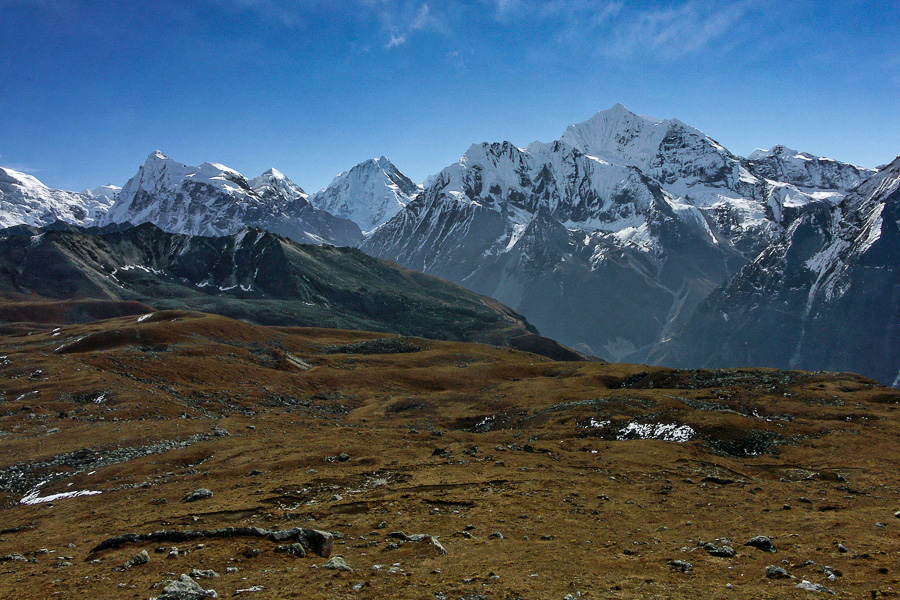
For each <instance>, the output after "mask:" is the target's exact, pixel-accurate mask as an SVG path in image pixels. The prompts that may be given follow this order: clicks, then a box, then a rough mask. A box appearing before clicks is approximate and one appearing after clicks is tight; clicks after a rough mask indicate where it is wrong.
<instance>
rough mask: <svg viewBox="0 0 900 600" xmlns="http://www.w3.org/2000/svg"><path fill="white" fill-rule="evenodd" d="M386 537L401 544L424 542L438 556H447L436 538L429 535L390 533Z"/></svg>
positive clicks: (445, 550)
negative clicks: (401, 542) (435, 551)
mask: <svg viewBox="0 0 900 600" xmlns="http://www.w3.org/2000/svg"><path fill="white" fill-rule="evenodd" d="M388 537H392V538H397V539H399V540H401V541H403V542H414V543H418V542H426V543H428V544H430V545H431V546H432V547H433V548H434V549H435V550H437V553H438V554H447V549H446V548H444V547H443V546H442V545H441V543H440V542H439V541H438V539H437V536H433V535H429V534H427V533H411V534H409V535H407V534H405V533H403V532H402V531H392V532H391V533H389V534H388Z"/></svg>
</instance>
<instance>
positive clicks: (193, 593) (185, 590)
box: [151, 574, 219, 600]
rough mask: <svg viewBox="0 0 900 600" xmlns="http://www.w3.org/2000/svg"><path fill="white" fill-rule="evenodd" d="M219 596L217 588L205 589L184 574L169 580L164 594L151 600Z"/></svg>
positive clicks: (179, 599)
mask: <svg viewBox="0 0 900 600" xmlns="http://www.w3.org/2000/svg"><path fill="white" fill-rule="evenodd" d="M218 597H219V594H218V593H216V590H204V589H203V588H202V587H201V586H200V584H198V583H197V582H196V581H194V580H193V579H191V578H190V577H189V576H187V575H184V574H182V575H181V576H180V577H179V578H178V579H176V580H175V581H171V582H169V583H168V585H166V587H164V588H163V593H162V594H160V595H159V596H157V597H156V598H153V599H151V600H202V599H203V598H218Z"/></svg>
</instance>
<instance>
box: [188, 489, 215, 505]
mask: <svg viewBox="0 0 900 600" xmlns="http://www.w3.org/2000/svg"><path fill="white" fill-rule="evenodd" d="M212 496H213V493H212V490H209V489H206V488H200V489H199V490H194V491H193V492H191V493H190V494H188V495H187V496H185V497H184V498H182V499H181V500H182V502H196V501H197V500H205V499H207V498H212Z"/></svg>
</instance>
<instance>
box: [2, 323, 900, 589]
mask: <svg viewBox="0 0 900 600" xmlns="http://www.w3.org/2000/svg"><path fill="white" fill-rule="evenodd" d="M15 330H16V331H17V332H18V333H17V334H15V335H8V336H5V337H3V338H2V339H0V597H3V598H21V599H25V600H30V599H37V598H40V599H42V600H43V599H46V598H73V599H74V598H79V599H80V598H96V599H104V598H109V599H117V600H120V599H123V598H135V599H141V600H146V599H148V598H159V599H160V600H178V599H181V600H183V599H186V598H191V599H194V598H207V597H219V598H225V597H235V596H240V597H246V598H248V599H269V598H271V599H276V598H277V599H282V598H304V599H306V598H329V599H331V598H360V599H376V598H379V599H380V598H409V599H423V598H424V599H435V600H476V599H479V600H480V599H489V600H493V599H498V600H500V599H503V600H507V599H509V600H512V599H523V600H527V599H548V598H549V599H552V598H557V599H559V600H563V599H566V600H569V599H573V600H574V599H591V598H595V599H600V598H622V599H625V598H638V597H639V598H686V597H695V596H697V594H703V597H704V598H712V599H718V598H723V599H726V598H754V599H757V598H771V599H781V598H816V597H823V598H824V597H831V596H832V595H834V596H837V597H843V598H873V599H877V598H892V597H898V595H900V567H898V565H900V535H898V533H900V426H898V422H897V417H898V407H900V393H898V392H897V390H892V389H890V388H884V387H881V386H879V385H877V384H876V383H875V382H873V381H871V380H867V379H864V378H861V377H859V376H855V375H850V374H832V373H804V372H781V371H775V370H750V369H744V370H727V371H724V370H723V371H673V370H667V369H660V368H653V367H645V366H639V365H620V364H601V363H590V362H577V363H576V362H555V361H552V360H549V359H547V358H544V357H540V356H536V355H533V354H528V353H524V352H519V351H515V350H510V349H508V348H506V349H499V348H493V347H490V346H483V345H474V344H463V343H453V342H434V341H429V340H424V339H418V338H416V339H404V338H393V337H392V336H385V334H374V333H373V334H370V333H360V332H348V331H338V330H324V329H299V328H265V327H258V326H254V325H248V324H246V323H242V322H238V321H233V320H230V319H227V318H223V317H215V316H210V315H204V314H201V313H191V312H184V311H164V312H155V313H152V314H149V315H143V316H125V317H120V318H116V319H111V320H107V321H99V322H93V323H87V324H80V325H70V326H61V327H59V328H53V329H50V328H48V327H46V326H43V327H35V328H33V329H29V327H28V325H27V323H18V324H17V325H16V329H15Z"/></svg>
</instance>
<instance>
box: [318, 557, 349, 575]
mask: <svg viewBox="0 0 900 600" xmlns="http://www.w3.org/2000/svg"><path fill="white" fill-rule="evenodd" d="M322 568H323V569H333V570H335V571H351V572H352V571H353V568H352V567H351V566H350V565H348V564H347V561H345V560H344V557H343V556H339V555H335V556H332V557H331V558H330V559H328V562H326V563H325V564H324V565H322Z"/></svg>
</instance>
